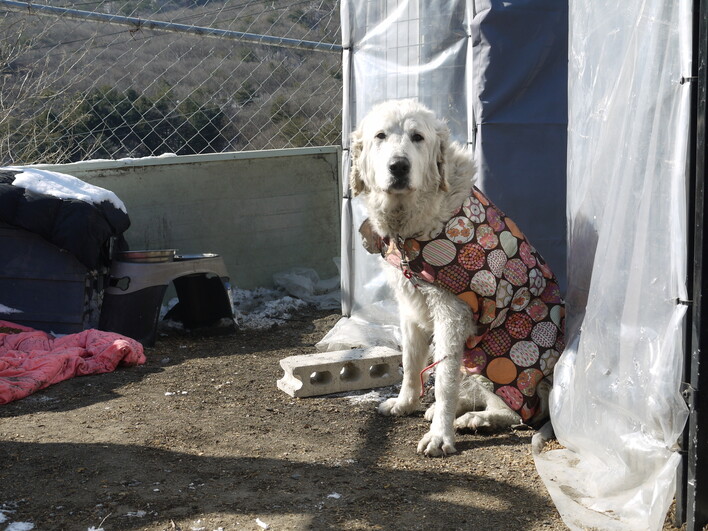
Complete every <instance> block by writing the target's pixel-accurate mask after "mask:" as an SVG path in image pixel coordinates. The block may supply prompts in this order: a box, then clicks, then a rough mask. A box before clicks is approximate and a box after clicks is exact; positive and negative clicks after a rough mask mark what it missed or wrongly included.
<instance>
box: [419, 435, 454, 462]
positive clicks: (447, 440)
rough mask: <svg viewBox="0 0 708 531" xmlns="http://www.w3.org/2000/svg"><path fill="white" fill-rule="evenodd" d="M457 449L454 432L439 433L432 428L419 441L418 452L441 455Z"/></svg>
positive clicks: (451, 452)
mask: <svg viewBox="0 0 708 531" xmlns="http://www.w3.org/2000/svg"><path fill="white" fill-rule="evenodd" d="M456 451H457V450H455V436H454V433H453V434H448V433H437V432H433V430H430V431H429V432H428V433H426V434H425V435H424V436H423V438H422V439H421V440H420V442H419V443H418V453H419V454H423V455H425V456H426V457H440V456H445V455H450V454H454V453H455V452H456Z"/></svg>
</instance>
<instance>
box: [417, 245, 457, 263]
mask: <svg viewBox="0 0 708 531" xmlns="http://www.w3.org/2000/svg"><path fill="white" fill-rule="evenodd" d="M421 255H422V257H423V258H424V259H425V261H426V262H428V263H429V264H430V265H431V266H433V267H442V266H445V265H447V264H449V263H450V262H452V261H453V260H454V259H455V256H456V255H457V249H456V248H455V244H454V243H452V242H451V241H450V240H432V241H431V242H429V243H428V244H427V245H426V246H425V247H423V252H422V253H421Z"/></svg>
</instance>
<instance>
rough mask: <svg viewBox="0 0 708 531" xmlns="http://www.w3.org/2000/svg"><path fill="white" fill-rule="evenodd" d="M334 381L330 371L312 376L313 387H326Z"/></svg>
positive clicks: (314, 373) (317, 372) (318, 372)
mask: <svg viewBox="0 0 708 531" xmlns="http://www.w3.org/2000/svg"><path fill="white" fill-rule="evenodd" d="M331 381H332V373H331V372H329V371H316V372H313V373H312V374H311V375H310V383H311V384H312V385H325V384H328V383H329V382H331Z"/></svg>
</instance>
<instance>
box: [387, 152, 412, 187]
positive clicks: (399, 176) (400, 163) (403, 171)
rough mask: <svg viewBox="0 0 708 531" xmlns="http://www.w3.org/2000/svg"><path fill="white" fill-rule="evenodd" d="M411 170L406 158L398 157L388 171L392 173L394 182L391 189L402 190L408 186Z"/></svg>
mask: <svg viewBox="0 0 708 531" xmlns="http://www.w3.org/2000/svg"><path fill="white" fill-rule="evenodd" d="M410 169H411V163H410V162H409V161H408V159H407V158H405V157H397V158H395V159H393V161H392V162H391V164H389V165H388V171H389V172H391V176H392V177H393V180H392V182H391V188H395V189H398V190H402V189H404V188H406V187H407V186H408V173H409V172H410Z"/></svg>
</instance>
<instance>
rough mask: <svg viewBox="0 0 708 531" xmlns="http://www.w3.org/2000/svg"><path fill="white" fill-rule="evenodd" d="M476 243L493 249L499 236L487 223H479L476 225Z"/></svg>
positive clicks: (484, 247) (483, 247)
mask: <svg viewBox="0 0 708 531" xmlns="http://www.w3.org/2000/svg"><path fill="white" fill-rule="evenodd" d="M477 243H479V244H480V245H481V246H482V249H486V250H490V249H494V248H496V246H497V245H499V237H498V236H497V235H496V234H495V233H494V229H493V228H492V227H490V226H489V225H480V226H479V227H477Z"/></svg>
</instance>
